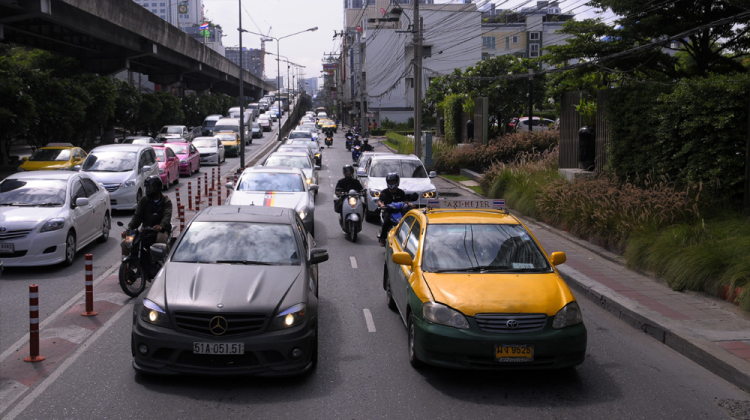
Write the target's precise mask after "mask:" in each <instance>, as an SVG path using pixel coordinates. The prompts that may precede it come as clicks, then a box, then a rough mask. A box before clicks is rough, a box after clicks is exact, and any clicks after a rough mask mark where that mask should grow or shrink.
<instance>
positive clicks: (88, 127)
mask: <svg viewBox="0 0 750 420" xmlns="http://www.w3.org/2000/svg"><path fill="white" fill-rule="evenodd" d="M71 81H72V83H74V84H76V85H78V86H79V87H80V88H81V89H83V90H84V91H85V92H86V94H87V95H86V96H87V97H88V98H87V100H86V102H85V104H86V107H85V109H84V112H85V114H86V118H85V119H83V120H81V121H79V122H78V127H79V128H78V130H77V132H78V133H79V134H80V135H81V141H80V142H79V143H78V145H79V146H81V147H83V148H84V149H89V148H91V147H93V146H94V144H95V141H96V138H97V137H98V136H99V135H101V133H102V132H103V131H104V129H106V128H108V127H110V126H111V125H112V124H113V123H114V121H115V107H116V102H117V88H116V86H115V84H114V82H112V80H110V79H109V78H107V77H104V76H98V75H94V74H88V73H83V74H80V75H78V76H76V77H74V78H73V79H71Z"/></svg>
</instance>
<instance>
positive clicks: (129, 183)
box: [120, 179, 135, 188]
mask: <svg viewBox="0 0 750 420" xmlns="http://www.w3.org/2000/svg"><path fill="white" fill-rule="evenodd" d="M120 186H121V187H123V188H128V187H134V186H135V180H134V179H129V180H127V181H125V182H123V183H122V184H121V185H120Z"/></svg>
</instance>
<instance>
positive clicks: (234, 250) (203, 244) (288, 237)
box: [172, 221, 300, 265]
mask: <svg viewBox="0 0 750 420" xmlns="http://www.w3.org/2000/svg"><path fill="white" fill-rule="evenodd" d="M172 262H187V263H213V264H215V263H220V264H221V263H228V264H247V265H252V264H260V265H299V264H300V255H299V252H298V247H297V241H296V240H295V238H294V231H292V227H291V226H289V225H279V224H261V223H248V222H225V221H222V222H193V223H191V224H190V227H189V228H188V230H187V232H185V235H184V236H183V237H182V240H181V241H180V243H179V245H177V250H176V251H175V253H174V255H173V256H172Z"/></svg>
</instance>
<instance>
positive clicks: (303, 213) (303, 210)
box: [299, 207, 307, 220]
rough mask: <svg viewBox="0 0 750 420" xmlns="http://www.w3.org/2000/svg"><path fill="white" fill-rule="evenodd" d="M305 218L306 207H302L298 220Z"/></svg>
mask: <svg viewBox="0 0 750 420" xmlns="http://www.w3.org/2000/svg"><path fill="white" fill-rule="evenodd" d="M306 216H307V207H303V208H302V210H300V211H299V218H300V219H302V220H305V217H306Z"/></svg>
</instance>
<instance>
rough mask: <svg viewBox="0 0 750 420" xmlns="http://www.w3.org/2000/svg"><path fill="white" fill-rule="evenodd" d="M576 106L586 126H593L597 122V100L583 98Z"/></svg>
mask: <svg viewBox="0 0 750 420" xmlns="http://www.w3.org/2000/svg"><path fill="white" fill-rule="evenodd" d="M575 108H576V112H578V115H580V116H581V121H582V122H583V125H584V126H587V127H593V126H594V125H595V124H596V102H594V101H587V100H586V98H581V102H580V103H579V104H578V105H575Z"/></svg>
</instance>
